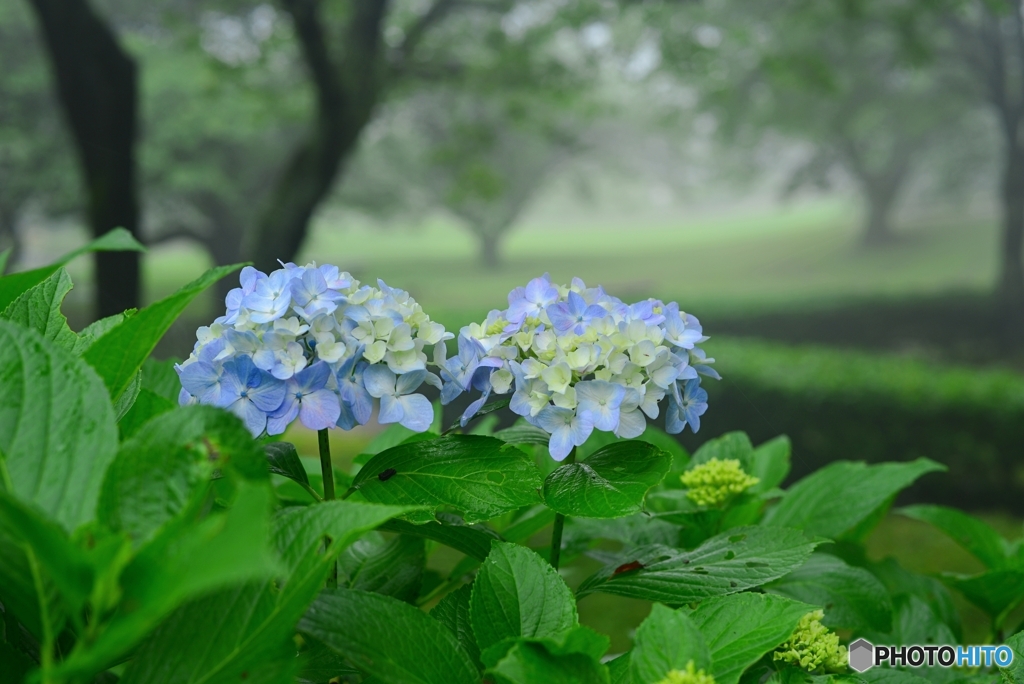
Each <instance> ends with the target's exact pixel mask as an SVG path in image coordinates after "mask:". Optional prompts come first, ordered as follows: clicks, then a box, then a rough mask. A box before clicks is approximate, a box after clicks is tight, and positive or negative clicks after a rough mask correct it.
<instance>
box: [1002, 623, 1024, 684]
mask: <svg viewBox="0 0 1024 684" xmlns="http://www.w3.org/2000/svg"><path fill="white" fill-rule="evenodd" d="M1006 645H1007V646H1009V647H1010V648H1011V649H1012V650H1013V662H1012V663H1010V664H1009V665H1008V666H1006V667H1001V668H999V672H1000V673H1001V674H1002V675H1003V679H1004V680H1006V681H1007V682H1009V684H1021V682H1024V632H1017V633H1016V634H1014V635H1013V636H1012V637H1010V638H1009V639H1007V640H1006Z"/></svg>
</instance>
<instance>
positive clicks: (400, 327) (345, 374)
mask: <svg viewBox="0 0 1024 684" xmlns="http://www.w3.org/2000/svg"><path fill="white" fill-rule="evenodd" d="M282 266H283V268H280V269H278V270H276V271H274V272H273V273H271V274H269V275H267V274H266V273H263V272H261V271H257V270H256V269H255V268H252V267H247V268H244V269H242V272H241V276H240V284H241V287H238V288H235V289H233V290H231V291H230V292H229V293H228V295H227V298H226V300H225V303H226V305H227V311H226V312H225V314H224V315H223V316H221V317H220V318H218V319H216V320H215V321H214V322H213V324H212V325H210V326H208V327H207V326H204V327H202V328H199V330H198V331H197V332H196V338H197V341H196V345H195V348H194V349H193V351H192V355H191V356H189V358H188V360H186V361H185V362H184V363H182V364H181V365H179V366H177V367H176V369H177V371H178V376H179V378H180V379H181V386H182V390H181V393H180V395H179V402H180V403H181V404H188V403H202V404H212V405H214V406H219V407H221V408H225V409H228V410H230V411H232V412H233V413H235V414H237V415H238V416H239V417H241V418H242V420H243V421H245V424H246V426H247V427H248V428H249V431H250V432H252V434H253V435H255V436H258V435H260V434H262V433H263V432H264V431H266V432H267V433H268V434H271V435H277V434H281V433H282V432H284V430H285V428H287V427H288V425H289V424H290V423H291V422H292V421H294V420H295V419H296V418H298V419H299V420H300V421H301V422H302V424H303V425H305V426H306V427H308V428H310V429H313V430H321V429H324V428H328V427H334V426H337V427H340V428H342V429H344V430H349V429H351V428H353V427H354V426H355V425H357V424H359V425H361V424H364V423H366V422H367V421H368V420H369V419H370V414H371V413H372V411H373V402H374V399H379V400H380V413H379V414H378V420H379V421H380V422H381V423H400V424H402V425H404V426H405V427H407V428H409V429H410V430H415V431H417V432H423V431H425V430H426V429H427V428H428V427H430V424H431V423H432V422H433V418H434V412H433V408H432V407H431V405H430V402H429V401H428V400H427V398H426V397H424V396H423V395H421V394H417V393H416V390H417V389H418V388H419V387H420V385H422V384H423V383H424V382H426V383H428V384H432V385H434V386H436V387H438V388H439V389H440V387H441V380H440V378H438V377H437V376H436V375H434V374H433V373H430V372H428V371H427V360H428V356H427V353H426V351H425V348H426V347H428V346H433V347H434V348H435V349H436V348H441V349H443V348H444V341H445V340H448V339H451V338H452V337H454V336H453V335H452V334H451V333H448V332H445V329H444V327H443V326H441V325H440V324H439V323H435V322H432V321H431V320H430V318H429V317H428V316H427V315H426V314H425V313H424V312H423V309H422V308H421V307H420V305H419V304H417V303H416V301H415V300H414V299H413V298H412V297H410V296H409V293H408V292H405V291H403V290H398V289H394V288H390V287H388V286H387V285H385V284H384V282H383V281H381V280H378V281H377V285H378V287H372V286H370V285H361V284H360V283H359V281H358V280H356V279H355V278H353V277H352V276H351V275H349V274H348V273H345V272H343V271H339V269H338V267H337V266H329V265H324V266H317V265H316V264H313V263H311V264H307V265H305V266H296V265H295V264H292V263H288V264H282ZM442 355H443V352H442Z"/></svg>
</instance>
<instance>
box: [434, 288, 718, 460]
mask: <svg viewBox="0 0 1024 684" xmlns="http://www.w3.org/2000/svg"><path fill="white" fill-rule="evenodd" d="M508 302H509V305H508V308H507V309H505V310H504V311H497V310H495V311H492V312H490V313H489V314H488V315H487V318H486V319H485V320H484V321H483V322H481V323H473V324H470V325H467V326H465V327H464V328H463V329H462V331H461V333H460V335H459V355H458V357H456V358H452V359H445V358H444V356H443V352H442V354H441V356H440V357H439V358H438V359H436V360H437V363H438V365H439V366H441V368H442V370H441V379H442V380H443V382H444V386H443V390H442V395H441V397H442V403H448V402H450V401H451V400H453V399H454V398H455V397H456V396H458V395H460V394H461V393H463V392H466V391H470V390H478V391H479V392H480V393H481V395H480V396H479V397H478V398H477V399H476V400H475V401H474V402H473V403H472V404H470V407H469V408H468V409H467V411H466V413H465V414H464V415H463V418H462V420H463V424H464V425H465V423H466V421H467V420H468V419H469V418H471V417H472V416H473V415H474V414H475V413H476V412H477V411H478V410H479V409H480V408H481V407H482V406H483V404H484V402H485V401H487V400H488V399H489V398H490V397H491V395H492V394H499V395H500V394H507V393H509V392H511V393H512V397H511V400H510V403H509V407H510V408H511V409H512V411H513V412H515V413H517V414H519V415H520V416H523V418H525V419H526V420H527V421H529V422H530V423H532V424H533V425H536V426H539V427H541V428H542V429H544V430H546V431H547V432H548V433H550V435H551V438H550V444H549V450H550V452H551V455H552V456H553V457H554V458H556V459H559V460H561V459H563V458H565V456H566V455H567V454H568V453H569V451H571V449H572V448H573V447H574V446H579V445H580V444H582V443H583V440H586V438H587V437H589V435H590V434H591V432H592V431H593V430H601V431H604V432H611V433H614V434H615V435H617V436H619V437H622V438H627V439H628V438H633V437H638V436H639V435H641V434H643V432H644V430H645V429H646V426H647V419H648V418H649V419H652V420H653V419H656V418H658V417H659V416H660V414H661V411H660V409H659V403H660V402H661V401H662V400H664V399H665V398H666V397H668V402H669V406H668V409H667V410H666V412H665V420H666V426H667V428H668V430H669V431H670V432H679V431H680V430H682V429H683V428H684V427H685V426H686V425H689V426H690V428H691V429H692V430H694V431H695V432H696V431H697V430H698V429H699V428H700V416H701V415H702V414H703V413H704V411H706V410H707V393H706V392H705V391H704V390H703V389H701V388H700V378H701V377H702V376H703V377H711V378H715V379H718V378H719V375H718V373H717V372H716V371H715V370H714V368H713V367H712V365H711V364H712V363H714V359H711V358H708V357H707V355H706V354H705V353H704V351H703V350H702V349H701V348H700V347H698V346H697V345H698V344H700V343H701V342H704V341H705V340H707V339H708V338H707V337H706V336H705V335H704V332H703V329H702V328H701V325H700V321H698V320H697V318H696V317H694V316H692V315H691V314H688V313H685V312H682V311H680V310H679V305H678V304H676V303H675V302H671V303H669V304H665V303H664V302H662V301H660V300H657V299H646V300H642V301H639V302H635V303H633V304H626V303H625V302H623V301H621V300H619V299H617V298H615V297H612V296H611V295H609V294H608V293H607V292H605V291H604V289H603V288H601V287H594V288H588V287H587V286H586V284H585V283H584V282H583V281H582V280H580V279H579V278H573V280H572V282H571V283H570V284H569V285H555V284H553V283H552V282H551V279H550V278H549V277H548V276H547V275H544V276H542V277H540V278H535V279H533V280H531V281H530V282H529V283H527V285H526V286H525V287H517V288H515V289H514V290H512V292H511V293H510V294H509V297H508Z"/></svg>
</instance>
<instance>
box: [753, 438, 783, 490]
mask: <svg viewBox="0 0 1024 684" xmlns="http://www.w3.org/2000/svg"><path fill="white" fill-rule="evenodd" d="M792 449H793V445H792V444H791V443H790V441H789V437H787V436H786V435H781V436H779V437H776V438H775V439H772V440H769V441H767V442H765V443H764V444H759V445H758V446H757V448H756V449H754V453H753V455H752V456H751V458H750V464H749V467H748V470H747V472H749V473H750V474H751V475H753V476H754V477H756V478H757V479H758V480H760V482H758V483H757V484H756V485H754V486H753V487H751V488H750V490H749V491H750V493H751V494H761V493H763V492H767V491H768V490H770V489H773V488H774V487H778V486H779V485H781V484H782V481H783V480H785V479H786V475H789V456H790V452H791V451H792Z"/></svg>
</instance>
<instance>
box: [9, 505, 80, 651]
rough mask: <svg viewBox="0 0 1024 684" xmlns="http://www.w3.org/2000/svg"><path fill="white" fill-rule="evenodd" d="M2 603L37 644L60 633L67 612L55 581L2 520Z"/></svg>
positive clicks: (16, 534) (10, 616)
mask: <svg viewBox="0 0 1024 684" xmlns="http://www.w3.org/2000/svg"><path fill="white" fill-rule="evenodd" d="M0 603H3V605H4V616H5V617H6V618H7V619H10V618H12V617H13V618H16V619H17V620H18V621H19V622H20V623H21V624H22V625H23V626H24V627H25V629H27V630H28V632H29V633H30V634H31V635H32V636H33V637H35V639H36V641H37V642H40V641H42V640H43V638H44V635H45V634H47V633H51V634H52V633H56V632H58V631H60V628H61V626H62V625H63V624H64V620H65V618H66V617H67V612H68V608H67V605H66V604H65V602H64V601H63V599H62V598H61V596H60V592H59V591H58V590H57V587H56V586H55V585H54V583H53V580H51V579H50V578H49V577H48V576H46V575H44V574H43V573H42V571H41V569H40V567H39V563H38V561H37V560H36V558H35V557H34V555H32V550H31V549H30V548H28V546H27V545H26V544H25V543H24V542H23V541H22V540H21V535H20V534H18V533H17V531H16V530H13V529H11V528H10V527H9V526H8V524H7V523H6V522H5V521H4V519H3V518H2V517H0Z"/></svg>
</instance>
